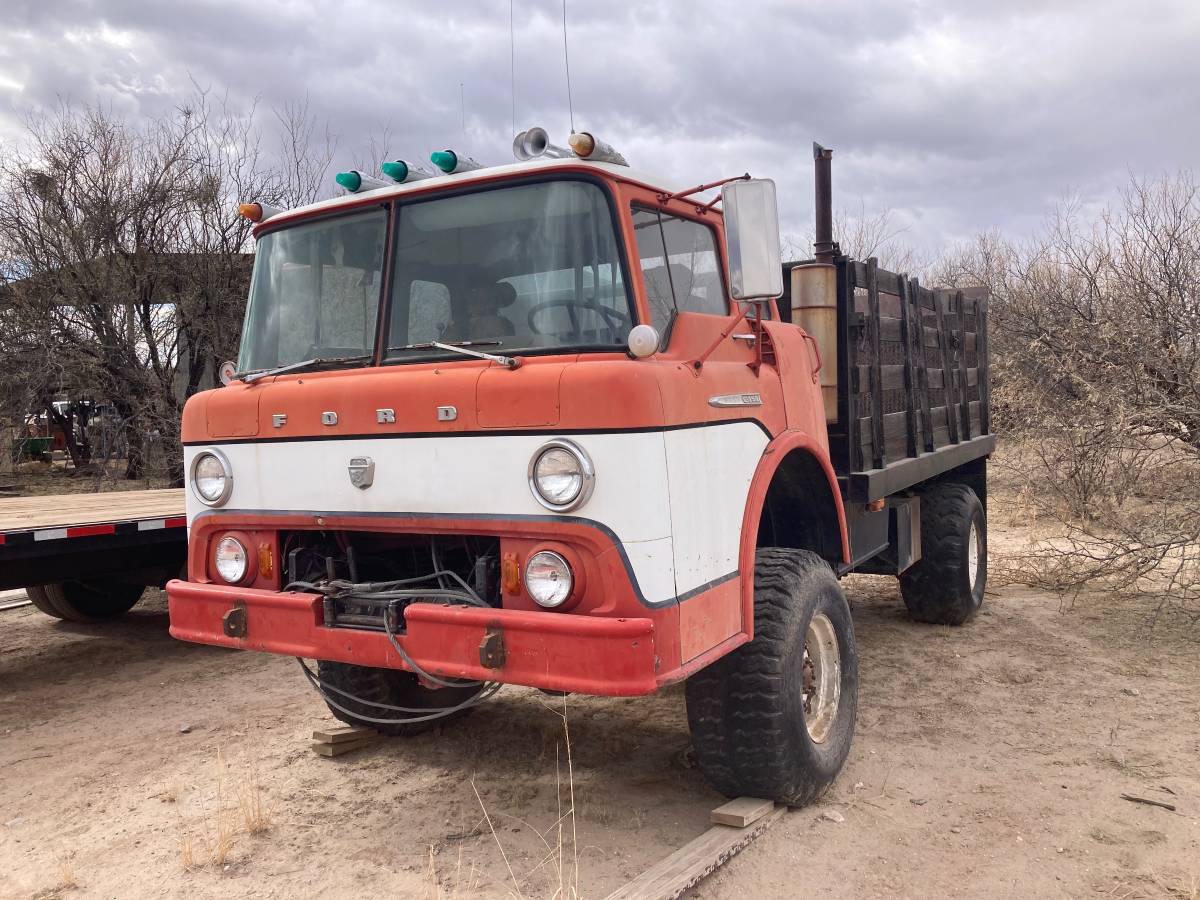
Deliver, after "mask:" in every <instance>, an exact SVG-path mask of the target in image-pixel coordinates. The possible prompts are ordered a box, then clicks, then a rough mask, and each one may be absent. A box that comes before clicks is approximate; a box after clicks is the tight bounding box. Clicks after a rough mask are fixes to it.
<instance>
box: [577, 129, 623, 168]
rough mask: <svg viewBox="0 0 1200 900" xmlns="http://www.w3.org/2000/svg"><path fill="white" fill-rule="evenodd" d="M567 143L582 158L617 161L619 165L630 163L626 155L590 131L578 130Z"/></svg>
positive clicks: (608, 161)
mask: <svg viewBox="0 0 1200 900" xmlns="http://www.w3.org/2000/svg"><path fill="white" fill-rule="evenodd" d="M567 143H568V144H570V146H571V150H573V151H574V153H575V155H576V156H578V157H579V158H580V159H587V160H591V161H592V162H607V163H615V164H616V165H618V166H627V165H629V163H627V162H626V161H625V157H624V156H622V155H621V154H620V153H618V152H617V151H616V150H614V149H613V148H612V147H611V146H610V145H609V144H606V143H604V141H601V140H597V139H596V137H595V136H594V135H593V134H591V133H590V132H587V131H576V132H575V133H574V134H572V135H571V136H570V137H569V138H567Z"/></svg>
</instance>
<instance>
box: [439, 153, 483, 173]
mask: <svg viewBox="0 0 1200 900" xmlns="http://www.w3.org/2000/svg"><path fill="white" fill-rule="evenodd" d="M429 160H430V162H432V163H433V164H434V165H435V166H437V167H438V168H439V169H441V170H442V171H443V172H445V173H446V174H447V175H456V174H458V173H459V172H469V171H471V169H482V168H483V165H482V164H481V163H478V162H476V161H475V160H473V159H471V157H469V156H459V155H458V154H457V153H455V152H454V151H453V150H449V149H447V150H434V151H433V152H432V153H431V154H429Z"/></svg>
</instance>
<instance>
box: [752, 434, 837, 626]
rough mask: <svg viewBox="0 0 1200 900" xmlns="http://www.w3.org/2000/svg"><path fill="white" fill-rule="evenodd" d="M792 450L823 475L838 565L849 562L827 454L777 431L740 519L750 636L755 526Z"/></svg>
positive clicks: (807, 439)
mask: <svg viewBox="0 0 1200 900" xmlns="http://www.w3.org/2000/svg"><path fill="white" fill-rule="evenodd" d="M793 450H804V451H806V452H807V453H808V454H809V455H810V456H812V457H813V459H815V460H816V461H817V464H818V465H820V467H821V470H822V471H823V472H824V473H825V480H826V481H827V482H828V483H829V490H830V492H831V493H832V494H833V503H834V507H835V511H836V512H837V520H838V530H839V532H840V537H841V545H842V562H845V563H849V562H850V537H849V532H848V530H847V528H846V508H845V506H844V505H843V504H842V490H841V488H840V487H839V486H838V481H837V475H836V474H835V473H834V471H833V464H832V463H830V461H829V454H828V452H827V451H826V450H825V448H824V447H822V446H821V445H820V444H818V443H817V442H816V441H815V440H814V439H813V437H812V436H811V435H810V434H808V433H807V432H804V431H783V432H780V434H778V435H777V436H776V437H775V438H774V439H773V440H772V441H771V443H769V444H767V446H766V448H765V449H764V450H763V455H762V459H761V460H760V461H759V464H758V468H757V469H755V472H754V478H753V479H752V480H751V482H750V493H749V494H748V496H747V498H746V512H745V514H744V516H743V517H742V540H741V547H740V548H739V551H738V569H739V571H741V572H742V573H743V576H742V579H741V581H742V621H743V622H744V623H745V630H746V631H747V632H748V633H749V634H750V637H751V638H753V637H754V551H755V548H756V545H757V544H758V525H759V520H760V519H761V518H762V511H763V506H764V504H765V503H766V499H767V489H768V488H770V486H771V482H772V481H773V480H774V478H775V473H776V471H778V469H779V466H780V464H781V463H782V462H783V460H784V459H786V458H787V455H788V454H789V453H790V452H791V451H793Z"/></svg>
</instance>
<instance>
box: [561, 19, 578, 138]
mask: <svg viewBox="0 0 1200 900" xmlns="http://www.w3.org/2000/svg"><path fill="white" fill-rule="evenodd" d="M563 66H564V67H565V68H566V70H567V112H568V113H569V114H570V116H571V134H574V133H575V105H574V104H573V103H572V102H571V58H570V57H569V56H568V55H567V0H563Z"/></svg>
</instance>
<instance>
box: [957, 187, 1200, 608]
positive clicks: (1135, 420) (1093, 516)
mask: <svg viewBox="0 0 1200 900" xmlns="http://www.w3.org/2000/svg"><path fill="white" fill-rule="evenodd" d="M938 271H939V280H941V281H943V282H945V283H948V284H964V283H968V282H969V283H983V284H986V285H987V286H988V287H989V288H990V289H991V292H992V303H991V313H992V321H991V330H990V338H991V350H992V353H993V359H994V371H995V378H996V381H995V384H994V395H995V400H996V403H995V408H996V412H997V415H998V418H999V420H1000V421H1001V422H1002V423H1003V426H1004V427H1005V429H1006V430H1008V431H1009V432H1010V433H1023V434H1024V435H1025V437H1026V441H1027V444H1028V446H1030V447H1031V450H1030V452H1029V453H1028V454H1026V456H1025V457H1024V459H1025V460H1026V463H1027V464H1026V466H1025V468H1024V473H1023V474H1024V475H1025V476H1026V477H1027V478H1028V479H1029V481H1030V483H1031V487H1032V490H1031V491H1030V496H1031V498H1032V499H1033V501H1034V502H1036V503H1037V504H1038V506H1039V507H1040V509H1041V511H1042V512H1043V513H1044V514H1045V515H1047V516H1049V517H1051V518H1052V520H1053V521H1055V522H1057V523H1058V525H1059V526H1060V528H1059V531H1058V533H1057V534H1056V535H1055V536H1054V537H1053V538H1052V539H1050V540H1048V541H1047V542H1045V543H1044V544H1043V545H1042V546H1041V547H1040V548H1039V549H1038V551H1037V552H1035V553H1033V554H1032V555H1030V556H1029V557H1027V558H1025V559H1024V560H1022V561H1020V562H1021V566H1019V567H1018V568H1019V569H1020V577H1021V578H1023V579H1025V580H1031V581H1034V582H1036V583H1039V584H1044V585H1046V586H1050V587H1054V588H1056V589H1059V590H1061V591H1065V592H1071V591H1077V590H1079V589H1081V588H1082V587H1083V586H1085V585H1090V584H1100V585H1103V586H1104V587H1106V588H1107V589H1109V590H1110V591H1112V592H1114V593H1115V594H1117V595H1153V596H1154V597H1155V598H1156V599H1157V601H1158V602H1157V604H1156V608H1158V609H1174V610H1184V611H1187V612H1188V613H1189V614H1192V615H1195V616H1197V617H1200V543H1198V542H1200V185H1198V184H1197V182H1196V179H1195V176H1194V175H1193V174H1192V173H1191V172H1180V173H1178V174H1176V175H1174V176H1170V177H1164V178H1160V179H1157V180H1151V181H1146V180H1139V179H1131V181H1130V184H1129V186H1128V188H1127V189H1126V190H1125V191H1124V192H1123V193H1122V195H1121V200H1120V203H1119V205H1118V206H1117V207H1116V208H1114V209H1110V210H1106V211H1104V212H1103V213H1101V214H1100V215H1098V216H1096V217H1094V218H1092V219H1090V220H1089V219H1088V218H1087V217H1086V216H1085V215H1084V213H1083V211H1082V208H1081V206H1080V205H1079V204H1077V203H1071V202H1068V203H1065V204H1064V205H1063V206H1062V207H1061V208H1060V209H1059V210H1058V212H1057V214H1056V215H1055V216H1054V218H1053V220H1052V221H1051V222H1050V224H1049V226H1048V228H1047V229H1046V231H1045V233H1044V234H1042V235H1040V236H1039V237H1038V238H1036V239H1034V240H1031V241H1028V242H1025V243H1016V242H1010V241H1005V240H1003V239H1001V238H1000V237H999V236H997V235H994V234H989V235H984V236H982V237H981V238H979V239H978V240H977V241H976V242H975V243H974V244H973V245H971V246H969V247H966V248H962V249H961V250H960V251H959V252H958V253H956V254H953V255H951V256H950V257H948V258H947V259H945V260H943V261H942V263H941V264H940V265H939V269H938Z"/></svg>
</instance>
